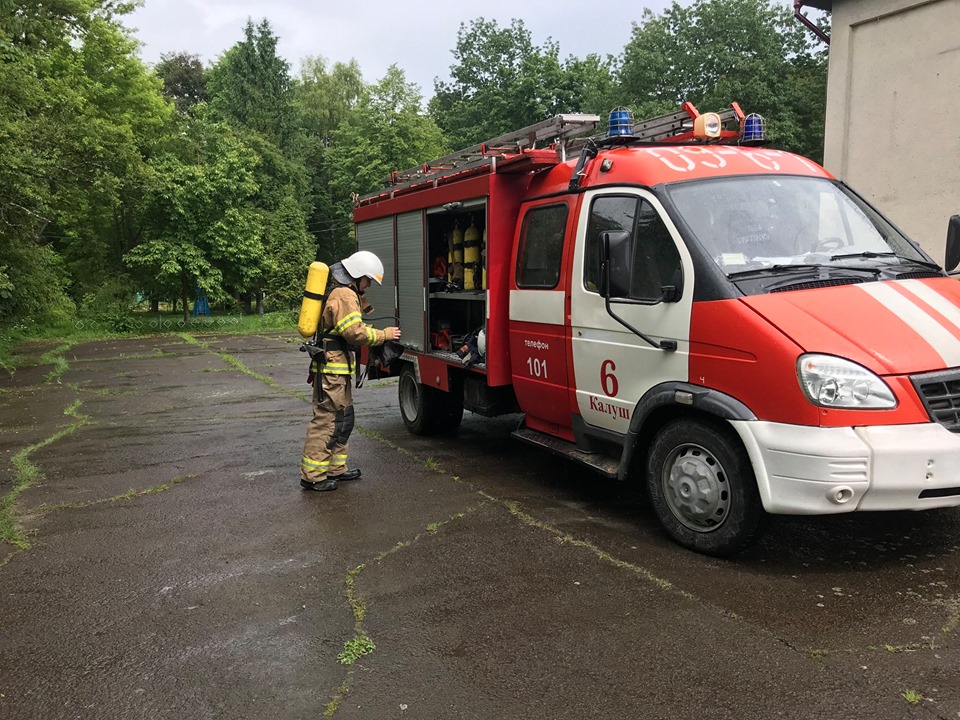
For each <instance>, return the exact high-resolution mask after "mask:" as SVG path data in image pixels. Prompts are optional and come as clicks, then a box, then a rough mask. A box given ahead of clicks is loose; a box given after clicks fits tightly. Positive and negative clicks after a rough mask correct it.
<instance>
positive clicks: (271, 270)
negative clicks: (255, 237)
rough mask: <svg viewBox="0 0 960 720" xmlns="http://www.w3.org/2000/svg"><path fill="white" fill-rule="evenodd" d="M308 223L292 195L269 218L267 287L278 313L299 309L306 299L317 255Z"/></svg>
mask: <svg viewBox="0 0 960 720" xmlns="http://www.w3.org/2000/svg"><path fill="white" fill-rule="evenodd" d="M304 220H305V218H304V214H303V210H301V209H300V207H299V206H298V205H297V202H296V198H295V196H294V194H293V193H292V192H291V193H289V194H287V195H286V197H284V198H283V199H282V200H281V201H280V207H279V208H278V209H277V210H276V211H275V212H273V213H270V214H269V215H268V216H267V220H266V227H265V232H264V259H265V268H264V270H265V272H264V282H263V287H264V289H265V290H266V293H267V299H268V302H269V303H270V306H271V307H272V308H274V309H276V310H293V309H295V308H299V307H300V301H301V300H302V299H303V278H304V276H305V273H306V268H307V267H308V266H309V265H310V263H311V262H312V261H313V259H314V257H315V256H316V251H317V249H316V246H315V244H314V240H313V237H311V236H310V234H309V233H307V231H306V228H305V224H304Z"/></svg>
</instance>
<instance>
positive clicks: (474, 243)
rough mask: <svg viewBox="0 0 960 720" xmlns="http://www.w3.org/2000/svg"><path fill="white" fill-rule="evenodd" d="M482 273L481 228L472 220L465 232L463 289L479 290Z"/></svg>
mask: <svg viewBox="0 0 960 720" xmlns="http://www.w3.org/2000/svg"><path fill="white" fill-rule="evenodd" d="M479 273H480V230H478V229H477V226H476V225H474V224H473V220H471V221H470V227H468V228H467V231H466V232H465V233H464V234H463V289H464V290H477V289H478V288H477V285H478V282H477V281H478V280H479V279H480V277H479Z"/></svg>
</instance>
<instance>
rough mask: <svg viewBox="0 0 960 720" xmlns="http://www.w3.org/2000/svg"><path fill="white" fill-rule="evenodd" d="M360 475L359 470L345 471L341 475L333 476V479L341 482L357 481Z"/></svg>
mask: <svg viewBox="0 0 960 720" xmlns="http://www.w3.org/2000/svg"><path fill="white" fill-rule="evenodd" d="M362 474H363V473H361V472H360V468H354V469H353V470H347V471H346V472H345V473H341V474H340V475H335V476H334V479H335V480H341V481H342V480H359V479H360V476H361V475H362Z"/></svg>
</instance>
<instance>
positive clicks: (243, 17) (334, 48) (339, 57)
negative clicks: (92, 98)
mask: <svg viewBox="0 0 960 720" xmlns="http://www.w3.org/2000/svg"><path fill="white" fill-rule="evenodd" d="M669 4H670V3H669V2H668V0H647V2H645V3H643V2H641V3H638V4H618V5H615V6H611V7H617V8H618V11H617V14H618V15H619V17H620V18H622V19H619V20H616V21H613V20H611V16H612V15H613V13H612V12H611V11H610V10H609V9H606V6H601V7H603V8H604V9H603V11H602V12H596V10H597V8H598V6H596V5H595V4H594V3H589V2H584V1H583V0H551V2H549V3H548V2H543V0H538V1H534V0H486V1H485V2H484V3H478V4H477V5H470V4H469V3H466V2H450V1H449V0H446V1H443V2H441V1H440V0H420V1H419V2H418V1H416V0H411V1H410V2H406V3H404V2H397V1H396V0H393V1H391V2H387V0H363V1H362V2H357V1H356V0H353V1H351V0H346V1H344V0H336V1H331V0H321V1H320V2H314V3H311V2H309V1H305V0H144V5H143V7H141V8H139V9H137V10H136V11H134V12H133V13H132V14H130V15H128V16H126V18H125V19H124V24H125V25H126V26H127V27H129V28H131V29H135V32H134V36H135V37H136V38H137V39H138V40H139V41H140V42H141V43H142V44H143V47H142V49H141V53H140V54H141V57H142V58H143V60H144V61H146V62H147V63H151V64H153V63H156V62H157V61H158V60H159V59H160V55H161V54H162V53H169V52H187V53H191V54H195V55H199V56H200V58H201V59H202V60H203V61H204V62H205V63H210V62H213V61H215V60H216V59H217V58H218V57H219V56H220V55H221V54H222V53H223V52H224V51H225V50H227V49H229V48H230V47H231V46H233V45H234V44H235V43H237V42H238V41H239V40H241V39H242V37H243V27H244V25H245V24H246V22H247V19H248V18H251V19H253V21H254V22H255V23H257V22H259V21H260V20H261V19H262V18H264V17H265V18H267V19H268V20H269V21H270V25H271V27H272V28H273V31H274V34H276V35H277V37H278V38H279V43H278V47H277V52H278V54H279V55H280V56H282V57H283V58H284V59H286V60H287V61H288V62H289V63H290V67H291V73H292V74H294V75H298V74H299V71H300V61H301V60H302V59H303V58H305V57H307V56H311V55H313V56H318V55H319V56H322V57H324V58H326V59H327V60H328V61H329V62H330V63H331V64H332V63H334V62H349V61H350V60H351V59H356V61H357V63H358V64H359V65H360V69H361V71H362V72H363V75H364V80H366V81H367V82H375V81H377V80H379V79H380V78H382V77H383V76H384V75H385V74H386V71H387V68H388V67H389V66H390V65H391V64H393V63H396V64H397V65H398V66H399V67H400V68H401V69H402V70H403V71H404V72H405V73H406V78H407V81H408V82H412V83H416V84H417V85H419V86H420V90H421V91H422V92H423V95H424V97H425V98H429V97H430V96H431V95H432V94H433V81H434V78H435V77H437V76H439V77H440V78H441V80H446V79H449V69H450V65H452V64H453V62H454V58H453V54H452V51H453V49H454V47H455V46H456V42H457V31H458V29H459V27H460V24H461V23H469V22H470V21H471V20H474V19H476V18H479V17H484V18H486V19H487V20H496V21H497V23H498V24H499V26H500V27H507V26H509V24H510V21H511V20H512V19H513V18H518V19H521V20H523V22H524V25H525V26H526V28H527V30H529V31H530V33H531V36H532V40H533V43H534V44H535V45H538V46H542V45H543V44H544V42H546V40H547V38H548V37H549V38H552V39H553V40H555V41H556V42H558V43H559V45H560V58H561V59H564V58H566V57H567V56H569V55H574V56H576V57H579V58H583V57H586V56H587V55H589V54H590V53H595V54H597V55H600V56H606V55H608V54H611V55H617V54H619V53H620V52H621V51H622V50H623V47H624V45H626V44H627V42H628V41H629V40H630V36H631V29H632V22H633V21H639V19H640V17H641V15H642V12H643V8H644V7H645V6H646V7H649V8H650V9H651V10H653V11H654V12H655V13H659V12H661V11H662V10H663V9H664V8H665V7H667V6H668V5H669ZM683 4H687V3H686V2H683ZM311 6H312V7H311ZM481 8H482V9H481Z"/></svg>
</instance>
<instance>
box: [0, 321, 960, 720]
mask: <svg viewBox="0 0 960 720" xmlns="http://www.w3.org/2000/svg"><path fill="white" fill-rule="evenodd" d="M297 346H298V344H297V342H296V341H295V337H294V336H292V335H290V334H289V333H271V334H263V335H257V336H233V335H226V334H219V335H199V334H192V335H170V336H163V337H154V338H148V339H130V340H110V341H101V342H92V343H85V344H81V345H75V346H72V347H69V348H68V349H66V350H62V351H61V355H62V357H63V359H64V360H65V361H66V367H65V368H64V366H63V365H62V363H61V364H60V366H59V368H57V366H53V365H50V364H45V365H40V364H39V362H40V360H39V358H40V356H41V355H42V354H43V353H44V352H47V351H49V350H50V349H52V347H54V346H50V345H41V344H35V345H30V346H26V347H24V348H23V349H22V352H24V353H25V354H27V355H28V356H29V357H27V358H26V362H27V363H28V364H29V363H30V362H31V359H32V361H33V362H34V363H36V364H35V365H34V366H32V367H24V368H22V369H20V370H18V371H17V372H16V373H15V374H14V376H13V377H12V378H7V377H6V376H4V377H3V378H0V498H2V497H4V496H7V495H8V494H9V493H10V492H11V490H12V488H13V487H14V484H15V483H16V482H17V481H21V482H22V481H23V478H25V477H26V478H28V480H29V486H28V487H25V488H24V489H23V490H22V492H21V493H20V494H19V496H18V499H17V502H16V505H15V507H14V513H15V516H16V518H17V522H18V527H19V528H20V532H21V535H20V536H19V541H20V542H19V545H20V546H19V547H18V546H16V545H14V544H6V545H3V544H0V718H3V720H26V719H28V718H30V719H32V718H40V719H44V720H46V719H59V718H97V719H101V718H123V719H126V718H131V719H133V718H148V719H153V718H164V719H166V718H170V719H171V720H172V719H177V720H187V719H190V720H192V719H194V718H197V719H199V718H224V719H238V720H239V719H241V718H244V719H245V718H250V719H251V720H253V719H257V720H260V719H270V718H278V719H284V720H286V719H299V718H323V717H335V718H343V719H347V718H364V719H373V720H379V719H380V718H403V719H405V720H410V719H420V718H423V719H430V720H443V719H445V718H478V719H479V718H483V719H484V720H488V719H491V718H496V719H497V720H501V719H503V720H506V719H512V718H517V719H519V718H604V719H605V720H619V719H620V718H624V719H626V718H631V719H633V718H640V719H646V718H650V719H663V720H685V719H687V718H697V719H700V718H703V719H708V720H714V719H718V720H719V719H725V718H731V719H732V718H737V719H742V718H797V719H800V718H803V719H808V718H809V719H813V718H823V719H825V720H827V719H829V720H837V719H840V718H844V719H849V718H870V719H871V720H875V719H880V720H882V719H886V718H892V719H899V718H913V717H919V718H957V717H960V650H958V648H960V643H958V641H957V633H958V628H957V626H958V622H960V592H958V588H960V555H958V549H960V512H958V511H956V510H949V511H948V510H944V511H933V512H928V513H885V514H869V515H868V514H864V515H858V516H846V517H833V518H776V519H775V520H774V522H773V523H772V525H771V528H770V530H769V531H768V533H767V535H766V536H765V538H764V539H763V541H762V542H761V543H760V544H759V545H757V546H756V547H754V548H752V549H750V550H749V551H747V552H746V553H744V554H742V555H740V556H738V557H736V558H734V559H732V560H718V559H713V558H707V557H704V556H700V555H696V554H694V553H691V552H689V551H687V550H684V549H682V548H680V547H678V546H676V545H674V544H673V543H671V542H670V541H669V540H668V539H667V538H666V537H665V536H664V534H663V533H662V532H661V530H660V528H659V526H658V524H657V522H656V519H655V517H654V515H653V512H652V511H651V509H650V508H649V507H648V506H647V504H646V502H645V500H644V498H643V495H642V493H640V492H638V491H636V489H635V488H633V487H631V486H630V485H628V484H623V483H617V482H615V481H608V480H604V479H601V478H600V477H599V476H594V475H592V474H590V473H589V472H588V471H585V470H583V469H581V468H580V467H578V466H577V465H574V464H572V463H570V462H569V461H567V460H565V459H563V458H559V457H554V456H552V455H549V454H546V453H544V452H542V451H539V450H538V449H536V448H532V447H528V446H526V445H523V444H521V443H519V442H516V441H514V440H512V439H511V438H510V432H511V431H512V430H513V429H514V428H515V427H516V425H517V423H518V421H519V419H520V417H519V416H506V417H502V418H495V419H488V418H481V417H478V416H474V415H472V414H470V413H467V415H466V417H465V418H464V422H463V425H462V426H461V428H460V431H459V433H457V434H456V435H455V436H450V437H439V438H424V437H416V436H413V435H410V434H408V433H407V431H406V430H405V428H404V426H403V422H402V420H401V418H400V412H399V409H398V407H397V385H396V383H395V381H379V382H375V383H370V382H368V383H367V384H366V385H365V386H364V387H363V388H361V389H359V390H356V391H355V402H356V410H357V423H358V426H357V429H356V430H355V432H354V435H353V437H352V438H351V443H350V465H351V466H357V467H360V468H362V470H363V477H362V479H360V480H358V481H354V482H350V483H342V484H341V486H340V488H339V489H338V490H336V491H335V492H330V493H310V492H304V491H301V490H300V488H299V485H298V481H297V468H298V464H299V459H300V454H301V450H302V446H303V436H304V432H305V429H306V422H307V419H308V417H309V414H310V407H309V403H308V399H309V386H308V385H306V383H305V377H306V372H305V371H306V362H305V355H304V354H303V353H300V352H298V351H297ZM47 359H48V360H49V358H47ZM61 371H62V372H61ZM31 473H32V474H31Z"/></svg>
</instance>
